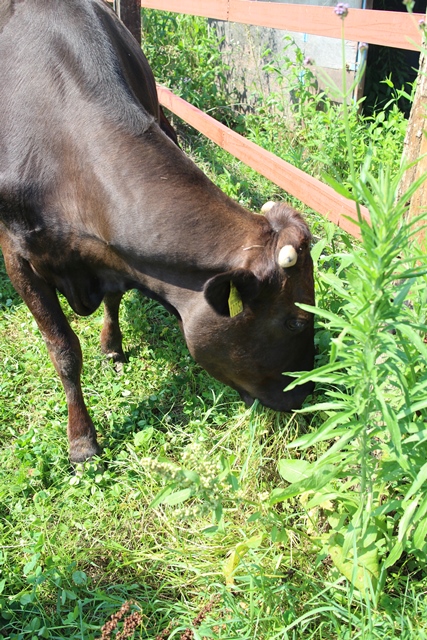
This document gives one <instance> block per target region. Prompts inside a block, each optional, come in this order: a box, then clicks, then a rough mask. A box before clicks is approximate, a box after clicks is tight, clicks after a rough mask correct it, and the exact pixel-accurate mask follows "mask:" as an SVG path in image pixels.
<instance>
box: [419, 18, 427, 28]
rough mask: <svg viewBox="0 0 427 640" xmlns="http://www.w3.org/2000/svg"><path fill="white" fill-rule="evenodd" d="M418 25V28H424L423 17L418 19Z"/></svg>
mask: <svg viewBox="0 0 427 640" xmlns="http://www.w3.org/2000/svg"><path fill="white" fill-rule="evenodd" d="M418 26H419V27H420V29H424V28H425V26H426V21H425V20H424V18H421V20H418Z"/></svg>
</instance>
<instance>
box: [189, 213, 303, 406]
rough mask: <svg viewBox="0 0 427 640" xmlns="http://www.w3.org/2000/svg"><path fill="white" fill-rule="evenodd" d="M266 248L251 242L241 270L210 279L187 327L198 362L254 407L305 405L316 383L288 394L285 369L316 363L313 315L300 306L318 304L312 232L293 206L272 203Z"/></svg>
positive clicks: (268, 214) (287, 380)
mask: <svg viewBox="0 0 427 640" xmlns="http://www.w3.org/2000/svg"><path fill="white" fill-rule="evenodd" d="M266 218H267V220H268V221H269V223H270V226H271V233H270V236H269V240H268V241H267V243H266V244H264V245H254V246H253V247H251V246H249V247H244V248H243V252H245V255H246V256H247V257H246V258H245V259H243V258H242V265H243V266H242V268H235V269H233V270H230V271H227V272H224V273H221V274H218V275H216V276H215V277H213V278H211V279H210V280H208V281H207V282H206V284H205V287H204V291H203V294H204V299H203V303H202V304H200V305H199V307H198V309H197V310H193V314H192V317H191V318H190V319H187V320H188V321H187V322H186V323H185V326H184V332H185V336H186V340H187V344H188V347H189V350H190V352H191V353H192V355H193V357H194V358H195V360H196V361H197V362H198V363H199V364H200V365H201V366H202V367H203V368H205V369H206V370H207V371H208V372H209V373H210V374H211V375H213V376H214V377H215V378H217V379H218V380H221V381H222V382H224V383H226V384H228V385H229V386H230V387H233V388H234V389H236V390H237V391H238V392H239V393H240V395H241V397H242V399H243V400H244V401H245V402H246V403H247V404H252V402H253V400H254V399H259V400H260V402H261V403H262V404H264V405H265V406H267V407H271V408H273V409H276V410H279V411H290V410H292V409H297V408H299V407H300V406H301V404H302V402H303V401H304V399H305V398H306V396H307V395H308V394H309V393H310V392H311V391H312V388H313V385H312V384H311V383H308V384H305V385H301V386H298V387H296V388H295V389H294V390H292V391H288V392H286V393H285V392H284V391H283V390H284V388H285V387H286V386H287V385H288V384H289V383H290V382H291V381H292V380H293V378H290V377H289V376H284V375H283V373H284V372H294V371H305V370H311V369H312V368H313V360H314V332H313V316H312V314H310V313H307V312H306V311H304V310H302V309H301V308H299V307H298V306H296V304H295V303H304V304H309V305H313V304H314V285H313V263H312V260H311V256H310V240H311V235H310V232H309V229H308V227H307V225H306V223H305V222H304V221H303V219H302V218H301V217H300V216H299V214H297V212H296V211H294V210H293V209H292V208H290V207H288V206H286V205H283V204H280V205H278V204H277V205H272V206H271V208H270V209H269V211H268V212H266Z"/></svg>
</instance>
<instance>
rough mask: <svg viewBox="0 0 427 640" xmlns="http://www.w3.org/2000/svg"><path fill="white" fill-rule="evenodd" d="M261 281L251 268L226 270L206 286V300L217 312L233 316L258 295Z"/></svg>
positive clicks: (204, 290) (211, 279)
mask: <svg viewBox="0 0 427 640" xmlns="http://www.w3.org/2000/svg"><path fill="white" fill-rule="evenodd" d="M259 288H260V282H259V280H258V278H257V277H256V276H255V275H254V274H253V273H252V271H249V269H235V270H234V271H226V272H225V273H220V274H219V275H217V276H214V277H213V278H210V280H208V281H207V282H206V284H205V286H204V289H203V292H204V294H205V298H206V300H207V301H208V302H209V304H210V305H211V307H213V308H214V309H215V311H216V312H217V313H219V314H220V315H222V316H228V317H233V316H237V315H239V314H240V313H241V312H242V311H243V309H244V307H245V304H247V303H248V302H250V300H252V299H253V298H255V297H256V296H257V295H258V292H259Z"/></svg>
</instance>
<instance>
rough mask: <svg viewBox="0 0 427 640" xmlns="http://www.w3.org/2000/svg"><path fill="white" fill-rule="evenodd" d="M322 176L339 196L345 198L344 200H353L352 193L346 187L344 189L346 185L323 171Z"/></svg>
mask: <svg viewBox="0 0 427 640" xmlns="http://www.w3.org/2000/svg"><path fill="white" fill-rule="evenodd" d="M322 178H323V180H324V181H325V182H326V184H328V185H329V186H330V187H332V189H333V190H334V191H336V192H337V193H338V194H339V195H340V196H343V197H344V198H346V200H353V201H354V195H353V194H352V193H351V192H350V191H349V190H348V189H346V187H345V186H344V185H343V184H341V182H338V180H336V179H335V178H333V177H332V176H330V175H328V174H327V173H323V172H322Z"/></svg>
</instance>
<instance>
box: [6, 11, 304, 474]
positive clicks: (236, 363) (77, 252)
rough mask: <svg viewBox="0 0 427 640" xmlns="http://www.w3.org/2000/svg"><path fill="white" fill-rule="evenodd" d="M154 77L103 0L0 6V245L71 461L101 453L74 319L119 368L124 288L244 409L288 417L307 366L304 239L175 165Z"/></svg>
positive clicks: (299, 225)
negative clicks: (46, 365)
mask: <svg viewBox="0 0 427 640" xmlns="http://www.w3.org/2000/svg"><path fill="white" fill-rule="evenodd" d="M159 123H160V124H162V123H163V128H164V129H165V130H166V133H168V135H169V136H171V137H173V135H174V134H173V132H171V130H170V128H169V127H170V125H169V124H167V123H166V124H165V121H164V117H163V116H162V114H161V113H160V110H159V104H158V100H157V93H156V87H155V82H154V78H153V75H152V73H151V71H150V68H149V66H148V63H147V61H146V59H145V57H144V55H143V53H142V52H141V50H140V48H139V47H138V45H137V43H136V42H135V40H134V39H133V38H132V36H130V34H129V32H128V31H127V30H126V29H125V27H124V26H123V25H122V24H121V23H120V21H119V20H118V19H117V18H116V16H115V15H114V13H113V12H112V11H111V10H110V9H109V8H108V6H107V5H106V4H105V3H104V2H102V0H1V1H0V245H1V247H2V250H3V254H4V258H5V263H6V268H7V272H8V274H9V276H10V279H11V281H12V283H13V284H14V286H15V288H16V290H17V291H18V292H19V294H20V295H21V296H22V298H23V300H24V301H25V302H26V304H27V305H28V307H29V308H30V310H31V312H32V313H33V315H34V318H35V319H36V321H37V323H38V326H39V328H40V331H41V333H42V335H43V338H44V340H45V341H46V344H47V347H48V350H49V354H50V357H51V359H52V361H53V363H54V365H55V368H56V370H57V372H58V374H59V375H60V377H61V380H62V383H63V386H64V389H65V393H66V396H67V403H68V413H69V416H68V437H69V443H70V457H71V460H72V461H74V462H77V461H82V460H85V459H87V458H90V457H91V456H93V455H94V454H97V453H99V447H98V444H97V440H96V433H95V429H94V426H93V423H92V420H91V419H90V417H89V414H88V412H87V409H86V406H85V404H84V400H83V396H82V392H81V387H80V372H81V367H82V355H81V349H80V344H79V341H78V339H77V337H76V335H75V334H74V333H73V331H72V330H71V328H70V326H69V324H68V322H67V320H66V318H65V316H64V313H63V312H62V310H61V307H60V305H59V302H58V299H57V293H56V292H57V291H60V292H61V293H62V294H64V296H65V297H66V298H67V300H68V302H69V304H70V305H71V307H72V308H73V309H74V311H75V312H76V313H78V314H80V315H88V314H91V313H92V312H93V311H95V309H96V308H97V307H98V306H99V305H100V303H101V302H102V301H104V304H105V323H104V327H103V330H102V334H101V345H102V349H103V351H104V352H105V353H106V354H108V355H109V356H112V357H113V358H114V359H116V360H120V359H122V358H123V351H122V344H121V333H120V329H119V324H118V310H119V304H120V300H121V297H122V295H123V293H124V292H125V291H127V290H128V289H131V288H136V289H139V290H140V291H142V292H143V293H144V294H146V295H147V296H150V297H151V298H154V299H156V300H158V301H160V302H161V303H162V304H163V305H164V306H165V307H166V309H168V310H169V311H170V312H172V313H173V314H175V316H176V317H177V318H178V321H179V324H180V326H181V328H182V331H183V334H184V336H185V340H186V342H187V345H188V348H189V350H190V353H191V354H192V355H193V357H194V358H195V360H196V361H197V362H199V363H200V364H201V365H202V366H203V367H204V368H205V369H206V370H207V371H208V372H209V373H210V374H212V375H213V376H214V377H216V378H217V379H218V380H221V381H222V382H224V383H226V384H228V385H230V386H231V387H233V388H234V389H236V390H237V391H238V392H239V393H240V395H241V397H242V398H243V399H244V400H245V401H246V402H247V403H251V402H252V401H253V399H254V398H258V399H259V400H260V401H261V402H262V403H263V404H264V405H266V406H268V407H272V408H274V409H276V410H282V411H289V410H291V409H294V408H297V407H299V406H300V405H301V403H302V402H303V400H304V399H305V397H306V396H307V394H308V393H309V392H310V391H311V388H312V387H311V386H310V385H307V384H306V385H303V386H300V387H297V388H296V389H295V390H293V391H290V392H286V393H285V392H284V391H283V389H284V388H285V387H286V385H287V384H288V383H289V382H290V378H288V377H284V376H283V375H282V373H283V372H284V371H295V370H309V369H311V368H312V367H313V354H314V346H313V317H312V315H311V314H308V313H306V312H305V311H303V310H301V309H300V308H299V307H298V306H296V304H295V303H298V302H302V303H308V304H312V303H313V298H314V296H313V276H312V261H311V257H310V232H309V230H308V228H307V225H306V223H305V222H304V221H303V219H302V218H301V217H300V215H299V214H298V213H297V212H296V211H294V210H293V209H292V208H290V207H288V206H286V205H275V206H274V207H273V208H272V209H271V210H270V211H269V212H268V213H267V214H266V215H265V216H264V215H259V214H254V213H250V212H249V211H247V210H246V209H244V208H243V207H241V206H240V205H239V204H237V203H236V202H233V201H232V200H231V199H230V198H228V197H227V196H226V195H225V194H224V193H222V192H221V191H220V190H219V189H218V188H217V187H216V186H215V185H214V184H213V183H212V182H211V181H210V180H209V179H208V178H207V177H206V176H205V175H204V174H203V173H202V172H201V171H200V170H199V169H198V168H197V167H196V166H195V165H194V163H193V162H192V161H191V160H190V159H189V158H188V157H186V156H185V154H184V153H183V152H182V151H181V150H180V149H179V148H178V147H177V145H176V144H174V142H173V141H172V140H171V139H170V137H168V135H165V133H164V131H162V128H161V126H159Z"/></svg>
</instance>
